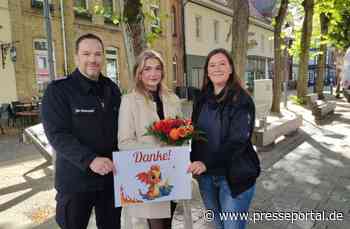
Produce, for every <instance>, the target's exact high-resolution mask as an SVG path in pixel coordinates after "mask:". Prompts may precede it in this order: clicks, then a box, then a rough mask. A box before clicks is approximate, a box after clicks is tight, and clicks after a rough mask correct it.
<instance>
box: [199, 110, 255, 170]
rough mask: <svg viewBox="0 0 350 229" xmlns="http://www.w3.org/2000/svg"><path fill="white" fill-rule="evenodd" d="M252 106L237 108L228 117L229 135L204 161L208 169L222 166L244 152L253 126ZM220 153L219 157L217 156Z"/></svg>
mask: <svg viewBox="0 0 350 229" xmlns="http://www.w3.org/2000/svg"><path fill="white" fill-rule="evenodd" d="M254 114H255V113H254V107H251V106H246V107H242V108H239V109H238V110H237V111H235V112H234V114H233V115H232V117H230V126H229V135H228V137H227V139H226V140H225V142H224V143H223V144H222V145H221V147H220V149H219V150H218V152H216V153H214V154H213V157H212V158H210V160H206V161H205V162H204V163H205V164H206V166H207V167H208V168H209V169H213V168H217V167H222V165H223V164H227V163H229V162H231V161H232V160H234V158H235V157H239V156H240V155H242V153H244V152H245V150H246V148H247V147H248V145H249V144H250V139H251V135H252V130H253V128H254V122H255V115H254ZM218 155H220V157H218Z"/></svg>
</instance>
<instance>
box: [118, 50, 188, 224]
mask: <svg viewBox="0 0 350 229" xmlns="http://www.w3.org/2000/svg"><path fill="white" fill-rule="evenodd" d="M164 74H165V71H164V61H163V59H162V57H161V55H160V54H159V53H157V52H156V51H153V50H146V51H144V52H142V53H141V54H140V55H139V56H138V58H137V60H136V64H135V67H134V80H135V88H134V89H133V91H132V92H131V93H129V94H127V95H124V96H123V97H122V102H121V105H120V111H119V131H118V144H119V148H120V149H121V150H125V149H136V148H147V147H152V146H153V147H156V146H159V145H160V142H159V141H158V140H157V139H156V138H154V137H153V136H144V134H145V132H146V126H149V125H150V124H151V123H152V122H154V121H157V120H161V119H164V118H169V117H171V118H175V117H176V116H182V115H181V105H180V100H179V98H178V97H177V96H176V95H175V94H174V93H172V92H170V91H169V90H168V89H167V88H166V86H165V85H164V84H163V80H164V77H165V75H164ZM175 207H176V204H175V203H173V202H171V203H170V202H160V203H152V204H149V203H148V204H139V205H132V206H128V207H127V209H126V210H127V213H128V215H130V216H132V217H138V218H145V219H147V222H148V226H149V228H150V229H169V228H171V219H172V216H173V213H174V210H175Z"/></svg>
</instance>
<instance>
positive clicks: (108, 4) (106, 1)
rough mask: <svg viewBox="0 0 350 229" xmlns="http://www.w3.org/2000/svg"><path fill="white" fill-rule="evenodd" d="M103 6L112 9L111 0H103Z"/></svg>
mask: <svg viewBox="0 0 350 229" xmlns="http://www.w3.org/2000/svg"><path fill="white" fill-rule="evenodd" d="M103 7H105V8H107V9H113V0H103Z"/></svg>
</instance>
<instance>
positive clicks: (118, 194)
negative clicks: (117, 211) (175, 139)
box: [113, 146, 192, 207]
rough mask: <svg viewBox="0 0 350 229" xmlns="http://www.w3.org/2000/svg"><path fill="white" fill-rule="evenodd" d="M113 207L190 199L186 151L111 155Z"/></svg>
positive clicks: (177, 148)
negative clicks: (113, 165) (113, 168)
mask: <svg viewBox="0 0 350 229" xmlns="http://www.w3.org/2000/svg"><path fill="white" fill-rule="evenodd" d="M113 162H114V164H115V166H116V168H117V174H116V176H114V192H115V201H116V203H115V206H116V207H119V206H125V205H129V204H137V203H151V202H160V201H169V200H180V199H182V200H183V199H191V193H192V187H191V179H192V175H191V173H187V168H188V165H189V164H190V148H189V147H188V146H184V147H161V148H152V149H137V150H128V151H118V152H113Z"/></svg>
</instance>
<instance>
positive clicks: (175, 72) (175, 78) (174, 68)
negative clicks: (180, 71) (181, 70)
mask: <svg viewBox="0 0 350 229" xmlns="http://www.w3.org/2000/svg"><path fill="white" fill-rule="evenodd" d="M176 81H177V58H176V56H174V57H173V82H174V83H176Z"/></svg>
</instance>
